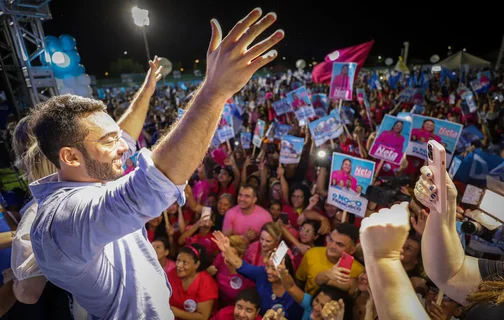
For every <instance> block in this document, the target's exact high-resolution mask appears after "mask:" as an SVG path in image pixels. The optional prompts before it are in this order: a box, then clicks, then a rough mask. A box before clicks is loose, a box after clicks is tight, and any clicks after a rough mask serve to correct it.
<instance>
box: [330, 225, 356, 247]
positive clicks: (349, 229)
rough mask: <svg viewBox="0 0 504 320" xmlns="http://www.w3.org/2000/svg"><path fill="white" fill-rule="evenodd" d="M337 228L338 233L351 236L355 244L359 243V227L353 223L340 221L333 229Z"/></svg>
mask: <svg viewBox="0 0 504 320" xmlns="http://www.w3.org/2000/svg"><path fill="white" fill-rule="evenodd" d="M335 230H336V231H338V233H341V234H344V235H346V236H348V237H350V239H352V241H353V242H354V245H355V244H357V241H359V229H357V227H356V226H354V225H353V224H350V223H347V222H345V223H340V224H337V225H336V226H335V227H334V230H333V231H335Z"/></svg>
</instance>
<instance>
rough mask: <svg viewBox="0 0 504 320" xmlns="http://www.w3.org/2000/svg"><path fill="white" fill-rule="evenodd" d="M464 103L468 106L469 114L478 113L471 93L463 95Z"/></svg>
mask: <svg viewBox="0 0 504 320" xmlns="http://www.w3.org/2000/svg"><path fill="white" fill-rule="evenodd" d="M465 101H466V103H467V105H468V106H469V112H470V113H473V112H476V111H478V105H477V104H476V101H474V94H473V93H472V92H469V93H467V94H466V95H465Z"/></svg>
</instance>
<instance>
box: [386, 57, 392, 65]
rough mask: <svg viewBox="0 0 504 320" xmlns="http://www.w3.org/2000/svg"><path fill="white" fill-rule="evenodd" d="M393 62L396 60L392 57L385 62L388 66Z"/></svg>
mask: <svg viewBox="0 0 504 320" xmlns="http://www.w3.org/2000/svg"><path fill="white" fill-rule="evenodd" d="M392 63H394V60H392V58H387V59H385V64H386V65H387V66H390V65H392Z"/></svg>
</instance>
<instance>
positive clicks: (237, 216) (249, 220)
mask: <svg viewBox="0 0 504 320" xmlns="http://www.w3.org/2000/svg"><path fill="white" fill-rule="evenodd" d="M271 221H273V219H272V218H271V215H270V214H269V212H268V211H266V210H264V209H263V208H262V207H261V206H258V205H255V208H254V211H252V213H251V214H249V215H244V214H243V213H242V211H241V209H240V207H239V206H238V205H236V206H234V207H232V208H231V209H229V210H228V211H227V212H226V214H225V215H224V223H223V226H222V230H223V231H224V232H226V231H229V230H231V231H232V233H233V234H237V235H244V234H245V233H247V231H248V230H249V229H251V230H254V231H255V232H256V233H257V236H259V232H261V228H262V226H263V225H264V224H265V223H267V222H271Z"/></svg>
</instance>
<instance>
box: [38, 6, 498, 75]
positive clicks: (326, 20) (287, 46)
mask: <svg viewBox="0 0 504 320" xmlns="http://www.w3.org/2000/svg"><path fill="white" fill-rule="evenodd" d="M480 4H483V3H482V2H481V3H472V4H471V5H470V4H469V2H468V3H467V6H466V5H463V4H462V2H457V3H456V4H454V3H453V2H451V5H450V6H451V8H450V9H440V7H441V6H442V2H439V1H438V2H433V3H429V2H425V1H424V2H402V3H401V4H392V3H387V2H370V3H368V4H365V3H364V2H362V1H361V2H356V1H353V2H351V3H350V4H348V5H347V4H345V3H344V2H343V1H337V2H329V1H313V0H309V1H299V2H298V3H295V2H293V1H278V0H276V1H275V0H268V1H257V0H253V1H243V0H236V1H203V0H200V1H196V0H193V1H191V0H183V1H181V0H142V1H135V0H83V1H77V0H53V1H52V2H50V5H49V6H50V9H51V12H52V16H53V19H52V20H50V21H48V22H45V23H44V29H45V33H46V35H54V36H59V35H61V34H64V33H67V34H70V35H72V36H74V37H75V38H76V40H77V48H78V50H79V53H80V54H81V57H82V62H81V63H83V64H84V66H85V67H86V70H87V73H89V74H94V75H96V76H97V77H103V76H104V73H105V72H106V71H107V70H108V69H109V66H110V63H111V62H112V61H115V60H117V59H118V58H131V59H133V60H135V61H137V62H139V63H141V64H143V65H145V66H147V63H146V53H145V47H144V42H143V38H142V32H141V30H140V28H139V27H137V26H135V25H134V23H133V19H132V17H131V8H132V7H133V6H134V5H138V7H140V8H142V9H148V10H149V17H150V22H151V23H150V26H149V27H147V28H148V29H147V36H148V41H149V47H150V52H151V54H152V55H154V54H157V55H159V56H165V57H167V58H168V59H170V60H171V61H172V62H173V63H174V67H175V68H177V67H178V68H179V67H181V66H182V67H184V68H185V69H187V71H189V70H192V69H193V67H194V60H195V59H199V60H201V61H202V62H204V58H205V54H206V49H207V45H208V42H209V40H210V23H209V21H210V19H211V18H216V19H217V20H219V22H220V24H221V26H222V29H223V32H224V34H227V32H228V31H229V30H230V29H231V28H232V26H233V25H234V23H235V22H236V21H238V20H239V19H241V18H242V17H243V16H244V15H246V14H247V13H248V12H249V11H250V10H252V9H253V8H254V7H257V6H260V7H261V8H262V9H263V12H264V13H267V12H268V11H275V12H276V13H277V14H278V21H277V22H276V23H275V24H274V26H273V27H271V32H273V31H274V30H275V29H276V28H282V29H284V31H285V34H286V37H285V39H284V40H283V41H282V42H281V44H279V45H277V47H276V49H277V50H278V52H279V58H277V60H276V63H284V64H287V65H289V66H292V65H294V63H295V61H296V60H297V59H300V58H302V59H305V60H306V61H307V62H310V61H312V59H314V61H321V60H322V59H323V57H324V56H325V55H326V54H327V53H329V52H331V51H332V50H335V49H339V48H344V47H347V46H351V45H355V44H358V43H361V42H365V41H369V40H373V39H374V40H375V44H374V47H373V50H372V52H371V54H370V57H369V59H368V63H370V64H374V63H375V62H377V57H378V56H379V55H380V56H382V61H383V60H384V59H385V58H387V57H391V58H393V59H394V62H395V61H396V60H397V56H399V55H400V53H401V47H402V44H403V42H404V41H409V42H410V51H409V58H408V60H409V62H422V61H425V62H428V60H429V58H430V56H432V55H433V54H438V55H439V56H440V57H441V59H443V58H445V57H446V56H447V53H448V51H449V50H448V46H449V45H450V46H451V47H452V52H453V53H455V52H457V51H459V50H462V49H463V48H466V49H467V52H469V53H471V54H474V55H477V56H480V57H483V58H486V59H487V60H490V61H491V62H492V63H494V62H495V60H496V58H497V54H498V49H499V46H500V43H501V40H502V36H503V32H504V27H503V24H502V23H501V21H502V12H501V11H499V10H498V9H497V8H494V9H492V8H491V7H483V6H481V5H480ZM478 5H480V6H478ZM406 6H408V7H410V8H406ZM461 7H464V8H462V9H459V8H461ZM457 9H459V11H460V12H457V11H456V10H457ZM493 12H495V14H494V13H493ZM499 12H501V13H499ZM124 51H127V52H128V54H127V55H124ZM282 57H286V60H282V59H281V58H282Z"/></svg>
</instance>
